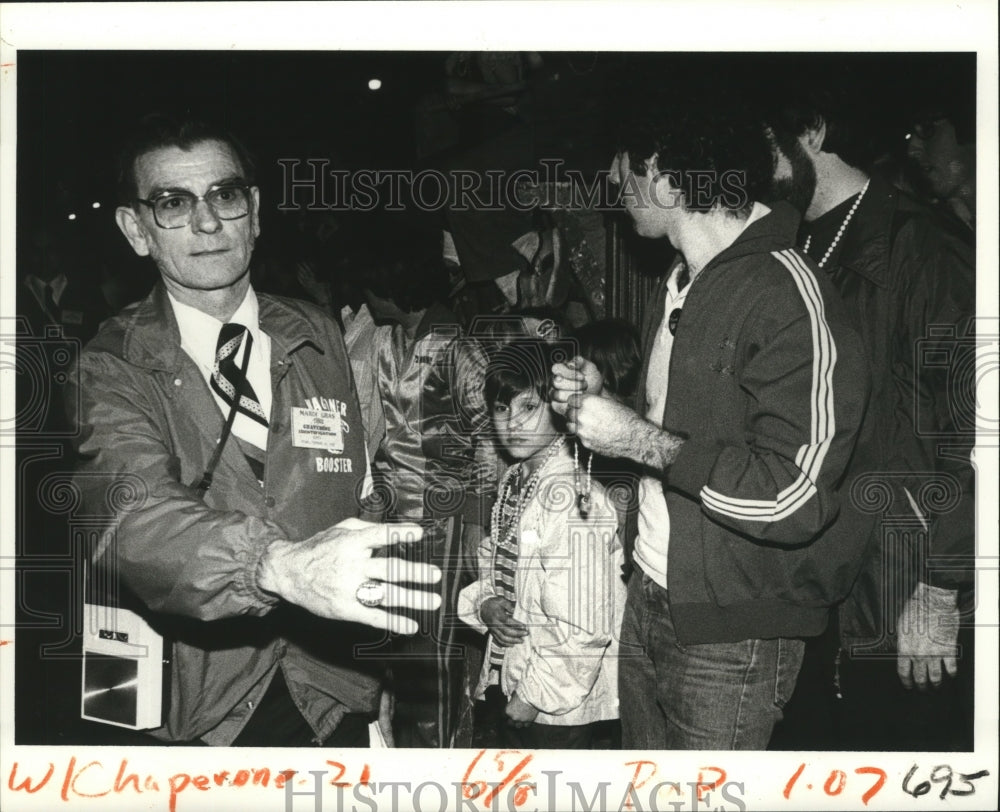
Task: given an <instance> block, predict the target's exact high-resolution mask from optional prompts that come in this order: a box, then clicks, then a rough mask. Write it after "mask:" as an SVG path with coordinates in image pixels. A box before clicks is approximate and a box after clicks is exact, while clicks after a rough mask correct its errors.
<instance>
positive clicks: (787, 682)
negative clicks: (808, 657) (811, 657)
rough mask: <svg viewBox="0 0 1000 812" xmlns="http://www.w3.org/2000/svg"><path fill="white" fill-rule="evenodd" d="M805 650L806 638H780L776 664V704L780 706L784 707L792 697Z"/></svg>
mask: <svg viewBox="0 0 1000 812" xmlns="http://www.w3.org/2000/svg"><path fill="white" fill-rule="evenodd" d="M805 652H806V643H805V641H804V640H795V639H791V638H787V637H782V638H779V639H778V656H777V658H776V659H775V664H774V671H775V673H774V704H775V705H776V706H777V707H779V708H784V707H785V705H786V704H788V700H789V699H791V698H792V693H793V692H794V691H795V683H796V681H797V680H798V678H799V669H800V668H802V658H803V657H804V656H805Z"/></svg>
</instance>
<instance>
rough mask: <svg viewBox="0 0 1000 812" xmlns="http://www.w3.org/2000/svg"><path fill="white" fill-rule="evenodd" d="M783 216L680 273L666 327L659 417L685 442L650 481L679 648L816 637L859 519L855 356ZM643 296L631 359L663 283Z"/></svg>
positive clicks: (840, 314) (835, 305)
mask: <svg viewBox="0 0 1000 812" xmlns="http://www.w3.org/2000/svg"><path fill="white" fill-rule="evenodd" d="M798 222H799V217H798V215H797V213H796V212H795V211H794V209H792V208H791V207H790V206H788V205H787V204H783V203H782V204H776V205H775V206H774V207H773V210H772V211H771V212H769V213H768V214H767V215H765V216H764V217H762V218H761V219H759V220H757V221H755V222H753V223H751V224H750V225H749V226H747V228H746V229H745V230H744V231H743V233H742V234H741V235H740V236H739V237H738V238H737V239H736V241H735V242H734V243H733V244H732V245H730V246H729V247H728V248H726V249H725V250H724V251H722V252H721V253H720V254H719V255H718V256H716V257H715V258H713V259H712V260H711V261H710V262H709V263H708V264H707V265H706V266H705V267H704V268H703V269H702V270H701V272H700V273H699V274H697V276H695V278H694V280H693V281H692V282H691V287H690V290H689V291H688V294H687V298H686V300H685V303H684V308H683V311H682V313H681V316H680V321H679V323H678V326H677V332H676V336H675V338H674V346H673V350H672V353H671V357H670V370H669V376H670V377H669V382H670V388H669V392H668V396H667V402H666V405H665V409H664V415H663V420H662V424H661V425H662V426H663V428H665V429H666V430H668V431H669V432H671V433H672V434H675V435H677V436H680V437H682V438H685V442H684V444H683V446H681V449H680V451H679V453H678V456H677V458H676V459H675V461H674V463H673V464H672V465H671V466H670V467H669V468H668V469H667V470H666V472H665V473H664V474H663V476H662V485H663V490H664V494H665V497H666V501H667V509H668V511H669V514H670V546H669V551H668V558H667V588H668V593H669V600H670V607H671V613H672V616H673V619H674V624H675V627H676V630H677V637H678V639H679V641H680V643H681V644H695V643H713V642H737V641H740V640H747V639H755V638H777V637H805V636H811V635H815V634H819V633H820V632H822V631H823V629H824V628H825V627H826V624H827V622H828V619H829V610H830V607H832V606H834V605H835V604H837V603H838V602H839V601H840V600H841V599H842V598H843V597H844V595H846V594H847V591H848V590H849V589H850V587H851V584H852V583H853V582H854V579H855V577H856V575H857V573H858V570H859V568H860V566H861V558H862V555H863V552H864V549H865V546H866V544H867V539H868V535H869V533H870V527H871V517H870V516H868V515H865V514H864V513H863V512H860V511H858V510H855V509H853V506H852V505H851V503H850V496H849V486H850V482H851V481H852V476H851V472H852V471H853V470H854V469H855V468H856V467H859V466H860V470H869V469H867V468H865V467H864V466H863V465H862V461H861V460H859V459H858V458H857V457H856V456H855V450H856V440H857V438H858V431H859V426H860V425H861V420H862V415H863V414H864V410H865V406H866V402H867V395H868V388H869V383H868V382H869V371H868V364H867V362H866V361H865V357H864V352H863V349H862V346H861V340H860V337H859V336H858V334H857V332H856V331H855V330H854V328H853V327H852V326H851V325H850V322H849V320H848V317H847V315H846V313H845V311H844V306H843V304H842V303H841V301H840V298H839V297H838V295H837V293H836V291H835V290H833V288H832V286H831V285H830V283H829V281H828V280H827V279H825V278H823V277H822V276H819V275H817V273H816V266H815V265H814V264H813V263H812V262H811V261H810V260H808V259H807V258H805V257H804V256H803V255H802V254H801V253H800V252H798V251H797V250H795V249H794V248H792V246H793V245H794V244H795V235H796V229H797V227H798ZM653 304H654V306H653V308H652V309H651V312H650V313H649V315H648V319H647V323H646V328H645V333H646V340H645V346H646V348H647V351H646V358H647V359H648V357H649V351H648V349H649V347H650V346H651V342H652V339H653V336H654V335H655V331H656V330H657V329H658V327H659V325H660V323H661V321H662V319H663V315H664V314H663V309H664V288H663V285H661V286H660V289H659V290H658V292H657V294H656V298H655V299H654V300H653ZM646 364H647V367H648V360H647V362H646ZM653 374H657V371H656V370H649V369H648V368H644V369H643V372H642V377H641V388H640V390H639V391H641V392H644V391H645V381H646V378H647V376H648V375H653ZM630 524H631V527H630V530H631V531H632V532H633V533H634V532H635V531H634V526H635V522H634V518H633V521H632V522H631V523H630Z"/></svg>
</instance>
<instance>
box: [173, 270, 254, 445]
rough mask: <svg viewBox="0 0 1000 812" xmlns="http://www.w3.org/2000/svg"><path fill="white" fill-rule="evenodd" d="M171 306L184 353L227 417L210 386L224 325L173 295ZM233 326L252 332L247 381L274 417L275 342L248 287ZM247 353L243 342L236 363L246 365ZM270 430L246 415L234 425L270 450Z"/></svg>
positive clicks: (223, 404)
mask: <svg viewBox="0 0 1000 812" xmlns="http://www.w3.org/2000/svg"><path fill="white" fill-rule="evenodd" d="M167 295H168V297H169V299H170V304H171V306H172V307H173V309H174V316H176V318H177V326H178V327H179V328H180V331H181V349H183V350H184V352H186V353H187V354H188V355H189V356H190V357H191V360H192V361H194V362H195V364H197V365H198V369H199V370H201V374H202V377H204V379H205V384H206V385H208V386H209V390H210V391H211V392H212V397H214V398H215V402H216V404H217V405H218V407H219V410H220V411H221V412H222V414H223V415H228V414H229V404H228V403H226V402H225V401H224V400H223V399H222V398H221V397H219V396H218V395H217V394H216V393H215V390H214V389H212V388H211V386H210V385H209V381H210V380H211V378H212V371H213V369H214V368H215V350H216V347H217V345H218V341H219V331H220V330H221V329H222V326H223V322H221V321H219V320H218V319H217V318H215V317H214V316H209V315H208V314H207V313H202V312H201V311H200V310H198V309H197V308H195V307H191V306H190V305H186V304H183V303H181V302H179V301H177V299H175V298H174V297H173V296H171V295H170V294H169V291H168V294H167ZM229 323H230V324H233V323H236V324H242V325H243V326H244V327H246V328H247V329H248V330H249V331H250V335H251V336H253V342H252V346H251V349H250V365H249V367H248V368H247V380H248V381H249V382H250V385H251V386H252V387H253V390H254V392H255V393H256V394H257V400H259V401H260V406H261V408H262V409H263V410H264V414H266V415H267V416H268V420H269V421H270V415H271V339H270V338H269V337H268V335H267V333H265V332H264V331H263V330H261V329H260V319H259V316H258V309H257V294H256V293H254V290H253V288H252V287H251V288H247V293H246V296H245V297H243V301H242V302H241V303H240V306H239V307H238V308H236V312H235V313H233V315H232V316H231V317H230V318H229ZM245 351H246V341H243V342H241V344H240V348H239V349H238V350H237V351H236V356H235V357H234V359H233V360H234V361H235V362H236V364H237V366H242V364H243V353H244V352H245ZM267 433H268V430H267V428H266V427H264V426H262V425H261V424H260V423H258V422H257V421H256V420H251V419H250V418H249V417H247V416H246V415H245V414H241V413H239V412H237V413H236V420H235V421H234V423H233V434H235V435H236V436H237V437H239V438H240V439H241V440H244V441H246V442H248V443H250V444H251V445H253V446H256V447H257V448H259V449H261V450H262V451H266V450H267Z"/></svg>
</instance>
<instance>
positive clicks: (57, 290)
mask: <svg viewBox="0 0 1000 812" xmlns="http://www.w3.org/2000/svg"><path fill="white" fill-rule="evenodd" d="M24 281H25V282H26V283H27V285H28V287H29V288H30V289H31V292H32V293H34V294H35V296H36V297H37V298H38V301H40V302H42V303H43V304H44V303H45V288H47V287H50V286H51V288H52V298H53V299H55V300H56V303H57V304H61V300H62V295H63V293H64V292H65V290H66V286H67V285H68V284H69V279H67V278H66V274H64V273H61V274H59V275H58V276H55V277H53V278H52V279H51V280H50V281H49V282H46V281H45V280H44V279H42V278H41V277H38V276H35V275H34V274H33V273H29V274H27V275H25V277H24Z"/></svg>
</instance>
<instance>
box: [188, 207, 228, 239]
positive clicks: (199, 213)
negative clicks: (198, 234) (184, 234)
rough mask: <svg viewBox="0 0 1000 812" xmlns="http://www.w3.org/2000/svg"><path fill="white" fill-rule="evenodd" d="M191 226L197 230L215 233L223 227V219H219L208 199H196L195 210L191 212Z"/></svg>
mask: <svg viewBox="0 0 1000 812" xmlns="http://www.w3.org/2000/svg"><path fill="white" fill-rule="evenodd" d="M191 227H192V228H193V229H194V230H195V231H204V232H206V233H208V234H214V233H215V232H216V231H218V230H219V229H221V228H222V220H220V219H219V217H218V216H217V215H216V213H215V211H214V210H213V209H212V207H211V206H210V205H209V204H208V201H207V200H196V201H195V203H194V211H192V212H191Z"/></svg>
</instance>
